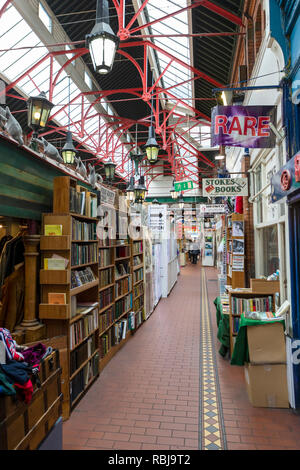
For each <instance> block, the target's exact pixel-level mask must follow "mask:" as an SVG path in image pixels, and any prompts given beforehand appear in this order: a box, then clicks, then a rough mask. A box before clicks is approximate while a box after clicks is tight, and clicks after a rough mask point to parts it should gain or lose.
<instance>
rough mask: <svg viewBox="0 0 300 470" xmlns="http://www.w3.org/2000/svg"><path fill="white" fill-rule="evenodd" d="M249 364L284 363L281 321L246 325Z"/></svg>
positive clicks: (283, 339) (284, 350)
mask: <svg viewBox="0 0 300 470" xmlns="http://www.w3.org/2000/svg"><path fill="white" fill-rule="evenodd" d="M247 337H248V348H249V358H250V362H251V364H284V363H286V347H285V335H284V326H283V323H280V322H278V323H270V324H265V325H255V326H247Z"/></svg>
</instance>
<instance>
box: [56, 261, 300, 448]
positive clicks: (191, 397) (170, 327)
mask: <svg viewBox="0 0 300 470" xmlns="http://www.w3.org/2000/svg"><path fill="white" fill-rule="evenodd" d="M205 269H206V276H207V279H208V281H207V287H208V295H209V305H210V310H211V318H212V326H213V331H214V341H215V346H216V351H218V349H219V347H220V344H219V342H218V340H217V337H216V320H215V306H214V304H213V300H214V299H215V297H216V296H217V282H216V279H217V277H216V271H215V269H214V268H205ZM200 276H201V268H200V266H187V267H185V268H184V269H182V271H181V275H180V276H179V278H178V283H177V284H176V286H175V287H174V289H173V291H172V292H171V294H170V296H169V297H168V298H167V299H162V300H161V301H160V303H159V305H158V306H157V308H156V310H155V312H154V313H153V315H152V316H151V317H150V318H149V320H148V321H147V322H146V323H145V324H144V325H143V326H142V327H141V328H140V329H139V330H138V331H137V332H136V334H135V335H134V336H133V337H132V338H131V339H130V341H128V342H127V343H126V345H125V346H124V347H123V348H122V349H121V350H120V351H119V352H118V353H117V355H116V356H115V357H114V358H113V359H112V360H111V361H110V363H109V364H108V365H107V366H106V368H105V369H104V371H103V372H102V373H101V376H100V377H99V379H98V380H97V381H96V382H95V384H94V385H93V386H92V387H91V389H90V390H89V391H88V393H87V394H86V395H85V396H84V398H83V399H82V400H81V402H79V404H78V405H77V407H76V409H75V410H74V411H73V413H72V415H71V418H70V419H69V420H68V421H67V422H65V423H64V426H63V432H64V448H65V449H80V450H84V449H86V450H91V449H98V450H101V449H120V450H121V449H125V450H126V449H128V450H143V449H145V450H146V449H150V450H169V449H170V450H171V449H178V450H179V449H198V442H199V439H198V432H199V416H198V410H199V393H200V391H199V351H200V344H199V341H200V334H199V332H200V305H201V298H200V279H201V278H200ZM216 356H217V365H218V374H219V381H220V387H221V397H222V406H223V417H224V424H225V429H226V433H227V447H228V449H230V450H235V449H237V450H238V449H245V450H249V449H250V450H254V449H300V440H299V439H298V438H297V436H298V435H299V432H300V419H299V417H298V416H296V415H294V414H293V412H292V411H291V410H277V409H262V408H253V407H252V406H251V405H250V403H249V401H248V397H247V393H246V389H245V385H244V375H243V368H242V367H235V366H230V364H229V361H228V360H225V359H223V358H222V357H221V356H220V355H219V354H218V353H216Z"/></svg>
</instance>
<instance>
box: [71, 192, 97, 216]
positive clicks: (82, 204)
mask: <svg viewBox="0 0 300 470" xmlns="http://www.w3.org/2000/svg"><path fill="white" fill-rule="evenodd" d="M77 189H78V187H77ZM77 189H76V188H73V187H71V188H70V212H75V213H76V214H80V215H85V216H86V217H97V205H98V200H97V195H96V194H94V193H90V192H89V191H85V190H81V191H77Z"/></svg>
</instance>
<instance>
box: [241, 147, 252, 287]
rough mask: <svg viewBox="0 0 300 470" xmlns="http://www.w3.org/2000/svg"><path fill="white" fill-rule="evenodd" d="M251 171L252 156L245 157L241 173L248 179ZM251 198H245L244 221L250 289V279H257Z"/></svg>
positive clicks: (246, 281) (246, 275)
mask: <svg viewBox="0 0 300 470" xmlns="http://www.w3.org/2000/svg"><path fill="white" fill-rule="evenodd" d="M249 169H250V155H249V156H247V155H244V156H243V158H242V168H241V171H242V172H245V174H246V177H247V178H248V183H250V181H249V180H250V179H249V177H248V170H249ZM249 189H250V184H249ZM248 199H249V196H245V197H243V208H244V220H245V255H246V260H245V284H246V287H250V278H254V277H255V252H254V225H253V204H251V203H249V200H248Z"/></svg>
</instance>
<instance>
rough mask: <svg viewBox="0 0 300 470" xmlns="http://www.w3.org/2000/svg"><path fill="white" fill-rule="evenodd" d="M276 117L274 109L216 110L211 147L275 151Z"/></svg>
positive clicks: (232, 107)
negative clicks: (274, 128) (272, 128)
mask: <svg viewBox="0 0 300 470" xmlns="http://www.w3.org/2000/svg"><path fill="white" fill-rule="evenodd" d="M276 114H277V108H276V106H215V107H214V108H213V110H212V119H211V121H212V130H211V132H212V135H211V141H212V142H211V146H212V147H218V146H226V147H244V148H274V147H275V145H276V136H275V134H274V132H273V131H272V130H271V127H270V123H272V124H273V125H274V126H275V127H276Z"/></svg>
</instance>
